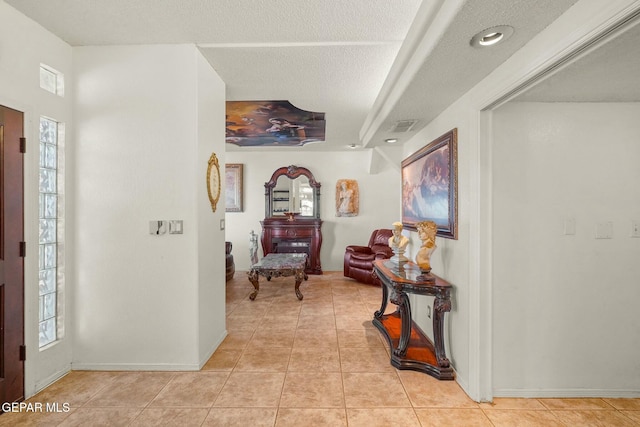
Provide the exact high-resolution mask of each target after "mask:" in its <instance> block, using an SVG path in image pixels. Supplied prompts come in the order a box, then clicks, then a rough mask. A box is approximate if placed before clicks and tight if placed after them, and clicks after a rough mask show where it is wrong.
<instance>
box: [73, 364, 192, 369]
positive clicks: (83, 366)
mask: <svg viewBox="0 0 640 427" xmlns="http://www.w3.org/2000/svg"><path fill="white" fill-rule="evenodd" d="M71 370H73V371H199V370H200V366H198V365H197V364H170V363H73V364H72V365H71Z"/></svg>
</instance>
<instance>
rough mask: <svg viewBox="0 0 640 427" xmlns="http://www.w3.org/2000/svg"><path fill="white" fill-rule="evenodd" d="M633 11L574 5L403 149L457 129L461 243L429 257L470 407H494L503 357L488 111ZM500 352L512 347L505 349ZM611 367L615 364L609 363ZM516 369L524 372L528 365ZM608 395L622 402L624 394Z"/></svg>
mask: <svg viewBox="0 0 640 427" xmlns="http://www.w3.org/2000/svg"><path fill="white" fill-rule="evenodd" d="M639 5H640V2H638V1H637V0H612V1H610V2H607V5H606V6H603V4H602V2H599V1H598V0H580V1H579V2H577V3H576V4H575V5H574V6H573V7H572V8H570V9H569V10H568V11H567V12H566V13H565V14H563V15H562V16H561V17H560V18H558V19H557V20H556V21H555V22H554V23H552V24H551V25H549V26H548V27H547V28H546V29H545V30H544V31H542V32H541V33H540V34H539V35H538V36H536V37H534V38H533V39H532V40H531V41H530V42H529V43H528V44H527V45H525V46H524V47H523V48H522V49H520V50H519V51H518V52H516V53H515V54H514V55H512V56H511V57H510V58H509V59H508V60H507V61H505V63H504V64H502V65H501V66H500V67H498V68H496V69H495V70H494V71H493V72H492V73H491V74H490V75H489V76H487V77H486V78H485V79H484V80H482V81H481V82H480V83H478V84H477V85H476V86H475V87H473V88H472V89H471V90H470V91H469V92H467V93H466V94H465V95H464V96H462V97H460V98H459V99H458V100H457V101H456V102H455V103H454V104H452V105H451V106H450V107H449V108H447V109H446V110H445V111H444V112H442V113H441V114H440V115H439V116H438V117H437V118H436V119H435V120H433V121H432V122H431V123H429V124H428V126H427V127H426V128H425V129H423V130H422V131H421V132H420V133H419V134H418V135H417V136H416V137H414V138H413V139H412V140H411V141H409V143H407V144H405V153H404V157H406V156H408V155H409V154H411V153H412V152H414V151H416V150H417V149H419V148H420V147H422V146H423V145H424V144H426V143H428V142H429V141H431V140H433V139H435V138H436V137H438V136H439V135H441V134H443V133H444V132H446V131H448V130H450V129H451V128H454V127H456V128H458V155H459V159H458V160H459V183H458V189H459V193H458V209H459V212H458V213H459V223H458V225H459V237H458V240H456V241H447V240H445V239H439V240H438V242H437V243H438V245H439V249H438V250H437V251H436V252H435V253H434V262H433V268H434V272H435V273H436V274H438V275H441V276H443V277H444V278H445V279H447V280H449V281H450V282H451V283H452V284H453V285H454V287H455V290H454V293H453V309H452V311H451V313H450V315H449V316H448V321H447V324H448V326H449V328H448V338H449V340H450V346H449V347H448V348H447V352H448V355H449V356H450V358H451V359H452V361H453V365H454V368H455V369H456V373H457V375H456V381H457V382H458V383H460V385H461V386H462V387H463V389H464V390H465V391H466V392H467V393H468V394H469V396H471V397H472V398H473V399H475V400H478V401H485V400H489V401H490V400H492V399H493V395H494V393H495V392H496V390H495V388H494V386H493V383H492V382H493V380H494V377H498V376H500V374H497V375H496V374H494V373H493V372H492V371H493V370H494V369H498V367H497V364H496V363H493V360H494V358H495V355H494V354H493V353H494V352H501V351H505V350H506V351H509V349H508V348H507V349H504V348H503V346H497V345H493V344H492V342H493V334H494V333H495V332H496V331H494V319H493V316H492V310H494V309H495V307H494V305H493V304H494V298H493V295H494V293H495V290H494V288H493V271H492V268H494V262H493V261H492V257H493V250H494V247H493V236H494V233H495V230H496V228H497V227H499V226H500V225H501V224H500V223H498V222H496V221H495V219H494V213H493V211H492V209H494V206H493V202H492V198H493V194H492V192H493V187H492V182H493V181H494V178H493V167H494V166H493V164H492V161H494V159H493V156H492V149H493V147H492V146H493V142H494V141H493V133H492V132H493V131H492V114H493V113H492V112H491V111H490V110H491V108H492V106H493V104H494V103H496V102H499V101H500V102H502V101H504V99H506V98H507V97H509V96H513V95H514V93H517V92H516V90H521V89H522V87H523V85H524V84H525V83H526V82H529V81H530V80H532V79H533V76H536V75H538V74H542V72H543V71H544V70H545V69H547V67H551V66H553V65H556V64H557V62H558V61H559V60H561V59H563V58H564V57H565V56H566V55H568V54H569V53H571V52H572V51H574V50H577V49H579V48H581V47H582V46H583V45H585V44H587V43H588V42H589V41H591V40H592V38H593V37H595V36H596V35H598V34H599V33H601V32H603V31H605V30H607V29H608V27H609V26H613V25H615V23H616V22H620V21H622V20H624V19H625V17H626V16H628V15H629V14H630V13H632V12H633V11H634V10H637V8H638V6H639ZM412 235H413V236H412V237H413V240H415V239H416V238H417V236H415V233H412ZM443 243H444V244H443ZM441 249H444V250H441ZM636 277H637V276H636ZM620 286H621V287H623V286H625V285H620ZM628 286H631V285H628ZM623 292H629V291H628V290H625V291H623ZM603 298H606V296H603ZM501 301H504V300H501ZM512 303H513V304H515V305H516V306H517V307H519V309H520V311H521V312H527V311H536V310H538V309H539V307H538V304H537V303H536V302H535V301H527V300H524V301H523V300H517V301H512ZM529 304H532V306H531V307H530V306H529ZM415 317H416V321H417V323H418V324H419V325H420V326H421V327H423V329H425V328H426V329H428V328H429V324H430V319H427V318H426V316H424V313H419V312H418V313H416V316H415ZM600 338H601V337H598V339H600ZM503 344H504V345H507V346H511V345H512V344H511V343H506V342H503ZM535 344H536V345H544V343H535ZM610 360H614V361H613V362H609V361H610ZM556 361H558V362H559V363H564V362H566V361H564V360H556ZM520 362H521V363H523V364H526V363H530V360H528V359H526V360H520ZM573 362H574V361H573V360H571V361H569V363H573ZM513 363H515V360H514V361H513ZM603 363H604V365H603V366H604V368H603V369H606V366H608V365H610V363H616V362H615V356H613V357H610V358H608V359H607V360H606V361H603ZM636 366H637V365H636ZM526 369H529V367H527V368H526ZM594 369H597V368H596V367H594ZM545 375H547V378H548V376H557V375H559V376H562V375H563V373H562V370H561V369H559V368H558V369H555V370H552V371H549V372H547V373H545ZM562 381H564V383H565V384H567V383H571V384H573V385H572V387H574V388H569V389H568V390H567V389H563V390H561V389H559V388H555V389H553V393H555V394H562V395H564V396H566V397H571V396H575V395H577V393H576V389H577V388H578V387H579V385H580V384H582V380H581V379H580V378H577V377H572V378H570V377H568V376H567V377H564V379H563V380H562ZM557 384H558V382H557V381H554V382H550V381H548V382H547V383H546V384H545V386H546V387H550V388H552V387H556V386H557ZM569 387H571V386H569ZM621 387H624V385H622V386H621ZM525 388H526V384H519V385H518V386H517V388H516V389H511V390H510V391H509V392H508V393H505V395H507V394H508V395H510V396H517V395H518V394H519V393H520V392H521V391H522V390H524V389H525ZM636 389H637V387H636ZM607 392H611V393H612V394H616V395H626V394H625V390H618V389H616V390H609V391H607ZM636 393H637V391H636Z"/></svg>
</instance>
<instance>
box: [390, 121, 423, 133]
mask: <svg viewBox="0 0 640 427" xmlns="http://www.w3.org/2000/svg"><path fill="white" fill-rule="evenodd" d="M416 123H418V121H417V120H398V121H397V122H395V123H394V124H393V126H391V129H389V132H409V131H410V130H411V129H412V128H413V126H414V125H415V124H416Z"/></svg>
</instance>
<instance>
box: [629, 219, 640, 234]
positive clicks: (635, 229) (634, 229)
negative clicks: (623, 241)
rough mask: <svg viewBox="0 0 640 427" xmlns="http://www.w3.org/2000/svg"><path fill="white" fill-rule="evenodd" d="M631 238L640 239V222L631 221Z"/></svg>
mask: <svg viewBox="0 0 640 427" xmlns="http://www.w3.org/2000/svg"><path fill="white" fill-rule="evenodd" d="M631 237H640V221H631Z"/></svg>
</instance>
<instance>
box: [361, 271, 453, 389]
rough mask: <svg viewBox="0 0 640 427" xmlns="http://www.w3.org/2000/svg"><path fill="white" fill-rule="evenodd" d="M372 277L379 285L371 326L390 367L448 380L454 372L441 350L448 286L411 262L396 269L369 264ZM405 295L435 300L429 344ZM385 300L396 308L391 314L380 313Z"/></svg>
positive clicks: (385, 306) (385, 304) (449, 290)
mask: <svg viewBox="0 0 640 427" xmlns="http://www.w3.org/2000/svg"><path fill="white" fill-rule="evenodd" d="M373 275H374V279H375V280H376V281H379V282H380V283H381V284H382V286H381V287H382V305H381V306H380V310H378V311H376V312H375V313H374V317H373V324H374V325H375V326H376V327H377V328H378V329H379V330H380V332H382V334H383V335H384V337H385V338H386V339H387V343H388V344H389V347H390V349H391V365H392V366H394V367H396V368H397V369H411V370H414V371H420V372H424V373H427V374H429V375H431V376H433V377H435V378H437V379H439V380H452V379H453V378H454V372H453V368H452V367H451V364H450V363H449V359H447V356H446V354H445V348H444V314H445V313H446V312H447V311H451V288H452V286H451V284H449V283H448V282H447V281H445V280H443V279H441V278H439V277H438V276H436V275H435V274H431V273H428V274H426V275H422V274H421V272H420V269H419V268H418V266H417V265H415V264H414V263H412V262H407V263H406V264H403V265H402V266H400V267H398V266H397V265H394V264H392V263H391V262H390V261H389V260H377V261H374V262H373ZM407 294H416V295H429V296H433V297H435V301H434V304H433V314H432V318H433V342H432V341H431V340H430V339H429V337H428V336H427V335H426V334H425V333H424V332H423V331H422V330H421V329H420V327H419V326H418V325H416V323H415V322H414V321H413V319H412V318H411V304H410V303H409V296H408V295H407ZM387 300H389V301H391V302H392V303H393V304H396V305H397V306H398V307H397V309H396V311H395V312H393V313H390V314H384V312H385V309H386V308H387Z"/></svg>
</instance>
